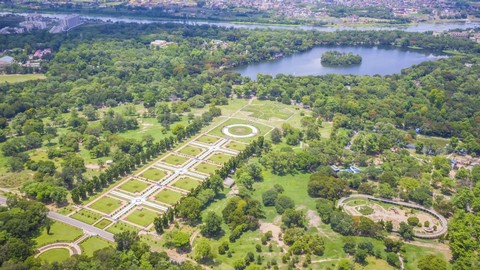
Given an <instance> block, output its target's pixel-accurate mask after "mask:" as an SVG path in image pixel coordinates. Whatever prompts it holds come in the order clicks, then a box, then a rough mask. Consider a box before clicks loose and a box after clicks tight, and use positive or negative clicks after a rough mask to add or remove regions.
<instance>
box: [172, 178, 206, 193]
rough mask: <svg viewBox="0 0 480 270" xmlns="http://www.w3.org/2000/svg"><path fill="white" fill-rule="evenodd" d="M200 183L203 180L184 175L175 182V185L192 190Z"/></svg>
mask: <svg viewBox="0 0 480 270" xmlns="http://www.w3.org/2000/svg"><path fill="white" fill-rule="evenodd" d="M200 184H201V182H200V181H198V180H194V179H192V178H190V177H183V178H180V179H178V180H177V181H175V182H174V183H173V186H174V187H178V188H181V189H183V190H187V191H190V190H192V189H194V188H196V187H198V186H199V185H200Z"/></svg>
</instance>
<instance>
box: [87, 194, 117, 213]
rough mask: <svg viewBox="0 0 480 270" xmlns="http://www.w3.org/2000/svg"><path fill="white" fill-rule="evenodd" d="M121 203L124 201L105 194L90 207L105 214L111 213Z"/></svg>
mask: <svg viewBox="0 0 480 270" xmlns="http://www.w3.org/2000/svg"><path fill="white" fill-rule="evenodd" d="M121 205H122V201H120V200H117V199H114V198H111V197H106V196H105V197H102V198H101V199H99V200H98V201H96V202H94V203H93V204H91V205H90V206H89V207H91V208H92V209H95V210H97V211H100V212H103V213H105V214H110V213H112V212H113V211H114V210H115V209H117V208H119V207H120V206H121Z"/></svg>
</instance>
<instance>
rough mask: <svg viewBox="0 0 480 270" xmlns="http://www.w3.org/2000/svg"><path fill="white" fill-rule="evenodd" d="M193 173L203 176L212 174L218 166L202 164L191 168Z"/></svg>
mask: <svg viewBox="0 0 480 270" xmlns="http://www.w3.org/2000/svg"><path fill="white" fill-rule="evenodd" d="M193 169H194V170H195V171H197V172H200V173H204V174H208V175H211V174H214V173H215V171H216V170H218V169H220V167H219V166H216V165H212V164H210V163H206V162H202V163H200V164H198V165H197V166H195V167H194V168H193Z"/></svg>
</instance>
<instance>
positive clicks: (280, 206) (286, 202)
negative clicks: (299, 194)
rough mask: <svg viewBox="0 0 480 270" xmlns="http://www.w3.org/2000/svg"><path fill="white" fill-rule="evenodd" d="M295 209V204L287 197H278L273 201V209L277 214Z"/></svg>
mask: <svg viewBox="0 0 480 270" xmlns="http://www.w3.org/2000/svg"><path fill="white" fill-rule="evenodd" d="M294 207H295V202H293V200H292V199H290V197H287V196H285V195H281V196H278V198H277V200H276V201H275V209H276V210H277V213H279V214H283V212H285V210H286V209H288V208H292V209H293V208H294Z"/></svg>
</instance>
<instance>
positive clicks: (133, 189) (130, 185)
mask: <svg viewBox="0 0 480 270" xmlns="http://www.w3.org/2000/svg"><path fill="white" fill-rule="evenodd" d="M148 186H150V185H149V184H147V183H145V182H143V181H140V180H136V179H130V180H128V181H127V182H126V183H125V184H123V185H121V186H120V187H119V188H120V189H123V190H125V191H127V192H130V193H137V192H142V191H144V190H145V189H146V188H147V187H148Z"/></svg>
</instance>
